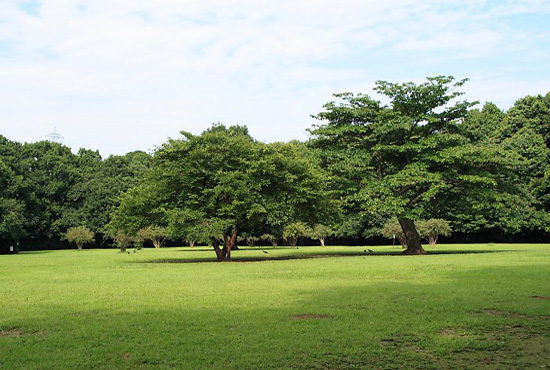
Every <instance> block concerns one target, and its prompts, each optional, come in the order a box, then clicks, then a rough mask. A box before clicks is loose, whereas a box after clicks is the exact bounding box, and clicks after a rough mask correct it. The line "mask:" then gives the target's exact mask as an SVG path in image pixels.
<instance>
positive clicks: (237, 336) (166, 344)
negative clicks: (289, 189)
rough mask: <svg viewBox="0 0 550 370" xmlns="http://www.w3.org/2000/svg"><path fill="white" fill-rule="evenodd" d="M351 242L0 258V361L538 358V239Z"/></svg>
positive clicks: (545, 274)
mask: <svg viewBox="0 0 550 370" xmlns="http://www.w3.org/2000/svg"><path fill="white" fill-rule="evenodd" d="M365 248H367V247H326V248H320V247H303V248H300V249H299V250H291V249H289V248H288V247H281V248H280V249H273V248H264V250H265V251H267V252H268V253H264V252H262V250H261V249H258V248H254V249H244V250H240V251H235V252H234V253H233V256H234V258H235V259H245V260H246V261H245V262H232V263H215V262H199V261H208V260H212V259H214V258H215V255H214V252H213V251H211V250H207V249H204V248H195V249H192V250H191V249H189V248H165V249H160V250H153V249H146V250H142V251H137V253H134V252H133V250H130V252H131V253H130V254H122V253H119V252H117V251H116V250H84V251H81V252H78V251H76V250H64V251H41V252H24V253H21V254H19V255H4V256H0V293H1V298H0V368H6V369H25V368H79V369H85V368H103V369H111V368H153V367H158V368H189V369H198V368H218V369H227V368H247V369H258V368H320V369H325V368H330V369H332V368H472V369H473V368H480V367H485V368H501V369H502V368H541V367H544V366H550V245H548V244H546V245H504V244H496V245H495V244H489V245H487V244H485V245H441V246H438V247H437V248H435V249H433V248H428V251H429V252H434V253H431V254H429V255H427V256H400V255H392V253H394V252H395V253H398V252H399V251H398V250H397V249H392V247H368V248H371V249H372V250H373V251H374V253H373V254H371V255H369V254H367V253H365V252H363V251H364V250H365ZM439 251H441V252H451V251H452V252H457V253H440V254H436V253H435V252H439ZM485 252H487V253H485ZM326 254H330V256H325V255H326ZM289 257H299V259H288V258H289ZM303 257H310V258H303ZM321 257H324V258H321ZM263 258H280V260H267V261H256V260H258V259H263ZM192 261H194V262H192ZM179 262H182V263H179ZM183 262H188V263H183Z"/></svg>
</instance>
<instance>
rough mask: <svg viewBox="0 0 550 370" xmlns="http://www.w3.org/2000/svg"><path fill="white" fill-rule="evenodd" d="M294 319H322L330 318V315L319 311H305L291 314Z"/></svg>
mask: <svg viewBox="0 0 550 370" xmlns="http://www.w3.org/2000/svg"><path fill="white" fill-rule="evenodd" d="M289 317H290V318H291V319H292V320H322V319H329V318H330V315H326V314H318V313H304V314H297V315H290V316H289Z"/></svg>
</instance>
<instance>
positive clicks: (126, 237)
mask: <svg viewBox="0 0 550 370" xmlns="http://www.w3.org/2000/svg"><path fill="white" fill-rule="evenodd" d="M112 238H113V240H114V241H115V244H116V246H117V247H118V248H119V249H120V252H121V253H124V252H126V249H128V247H130V246H131V245H132V243H133V242H134V240H135V237H133V236H132V235H130V234H128V233H126V232H124V231H122V230H118V231H116V232H115V233H114V235H112Z"/></svg>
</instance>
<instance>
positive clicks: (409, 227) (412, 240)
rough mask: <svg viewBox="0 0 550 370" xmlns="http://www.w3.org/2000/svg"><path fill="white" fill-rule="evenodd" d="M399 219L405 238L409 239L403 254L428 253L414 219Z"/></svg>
mask: <svg viewBox="0 0 550 370" xmlns="http://www.w3.org/2000/svg"><path fill="white" fill-rule="evenodd" d="M398 220H399V224H400V225H401V229H403V234H405V240H406V241H407V249H405V250H404V251H403V254H410V255H414V254H426V251H425V250H424V248H422V243H421V242H420V235H418V231H416V226H415V225H414V221H413V220H411V219H408V218H399V219H398Z"/></svg>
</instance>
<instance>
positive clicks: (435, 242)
mask: <svg viewBox="0 0 550 370" xmlns="http://www.w3.org/2000/svg"><path fill="white" fill-rule="evenodd" d="M436 244H437V236H430V245H436Z"/></svg>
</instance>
